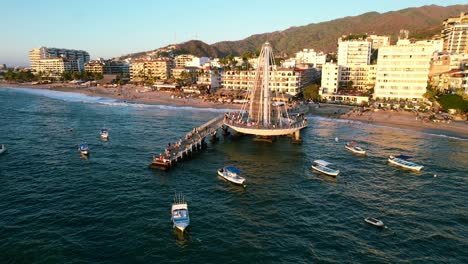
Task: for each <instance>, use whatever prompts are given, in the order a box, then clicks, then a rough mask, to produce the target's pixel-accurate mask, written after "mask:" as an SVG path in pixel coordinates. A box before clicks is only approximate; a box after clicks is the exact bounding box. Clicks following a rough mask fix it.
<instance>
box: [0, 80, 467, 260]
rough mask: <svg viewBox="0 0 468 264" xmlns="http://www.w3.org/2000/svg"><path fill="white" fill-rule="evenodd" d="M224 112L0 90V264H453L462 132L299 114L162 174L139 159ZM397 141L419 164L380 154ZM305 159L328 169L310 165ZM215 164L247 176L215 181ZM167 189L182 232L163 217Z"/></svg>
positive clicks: (463, 213)
mask: <svg viewBox="0 0 468 264" xmlns="http://www.w3.org/2000/svg"><path fill="white" fill-rule="evenodd" d="M225 111H226V110H224V109H198V108H194V107H172V106H163V105H147V104H138V103H128V102H122V101H118V100H115V99H110V98H99V97H89V96H85V95H81V94H76V93H64V92H57V91H48V90H33V89H9V88H0V117H1V118H0V144H1V143H3V144H5V145H6V147H7V148H8V152H7V153H5V154H3V155H1V156H0V181H1V183H2V184H0V263H252V262H260V263H270V262H273V263H401V262H403V263H404V262H411V263H413V262H414V263H468V251H467V248H468V210H467V205H466V202H467V201H468V192H467V190H468V188H467V176H468V173H467V172H468V171H467V167H468V141H467V140H466V139H463V138H458V137H453V136H445V135H436V134H430V133H424V132H414V131H411V130H404V129H395V128H389V127H385V126H374V125H369V124H365V123H360V122H349V121H343V120H337V119H327V118H322V117H316V116H309V117H308V118H309V120H310V125H309V127H308V128H307V129H305V130H303V131H302V133H301V136H302V139H303V144H302V145H293V144H291V143H290V141H289V139H288V138H279V139H278V140H277V141H276V142H274V143H272V144H270V143H263V142H253V141H252V137H250V136H241V137H238V138H235V139H233V138H222V139H221V140H220V141H219V142H218V143H215V144H211V143H209V145H208V149H207V150H206V151H204V152H203V153H200V154H198V155H195V156H194V157H193V158H192V159H190V160H188V161H186V162H183V163H181V164H179V165H178V166H177V167H175V168H173V169H171V170H170V171H168V172H162V171H158V170H152V169H149V168H148V165H149V163H150V161H151V158H152V155H153V154H159V153H160V152H161V151H162V150H163V148H164V146H165V145H167V143H168V142H175V141H177V140H178V138H179V137H180V136H183V135H184V134H185V133H186V132H188V131H190V130H191V129H192V128H193V127H196V126H198V125H201V124H202V123H205V122H206V121H208V120H209V119H211V118H213V117H215V116H217V115H220V114H222V113H223V112H225ZM103 127H106V128H108V129H109V133H110V140H109V141H107V142H103V141H101V140H100V138H99V131H100V129H101V128H103ZM335 138H338V142H336V141H335ZM350 140H355V141H358V142H360V144H361V146H362V147H364V148H365V149H367V151H368V155H367V156H357V155H354V154H352V153H350V152H348V151H346V149H345V148H344V143H345V142H347V141H350ZM82 142H87V143H88V144H89V145H90V147H91V154H90V156H89V158H88V159H83V158H82V157H81V156H80V154H79V153H78V151H77V145H78V144H79V143H82ZM400 153H401V154H409V155H411V156H413V157H414V158H413V159H414V161H416V162H418V163H421V164H424V165H425V167H424V169H423V170H422V171H421V172H419V173H417V172H410V171H406V170H402V169H399V168H397V167H395V166H391V165H389V164H387V161H386V159H387V157H388V155H392V154H400ZM314 159H325V160H328V161H331V162H333V163H334V164H335V166H336V167H337V168H339V169H340V170H341V174H340V175H339V176H338V177H337V178H336V179H334V178H329V177H327V176H322V175H320V174H318V173H315V172H314V171H312V170H311V169H310V165H311V162H312V161H313V160H314ZM225 165H234V166H236V167H238V168H240V169H241V170H242V171H243V172H244V176H245V177H246V178H247V181H248V183H247V184H248V186H247V188H245V189H244V188H241V187H237V186H234V185H232V184H230V183H228V182H225V181H223V180H222V179H220V178H219V177H217V175H216V170H217V168H218V167H222V166H225ZM176 192H182V193H183V194H184V195H185V197H186V199H187V200H188V202H189V210H190V216H191V226H190V229H189V231H188V232H187V234H184V235H181V234H180V233H178V232H175V231H174V230H173V229H172V225H171V223H170V207H171V202H172V198H173V196H174V193H176ZM368 216H373V217H377V218H379V219H381V220H382V221H383V222H384V223H385V224H386V225H387V228H385V229H377V228H375V227H373V226H370V225H368V224H366V223H365V222H364V221H363V218H365V217H368Z"/></svg>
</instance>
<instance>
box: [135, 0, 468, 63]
mask: <svg viewBox="0 0 468 264" xmlns="http://www.w3.org/2000/svg"><path fill="white" fill-rule="evenodd" d="M461 12H468V5H452V6H447V7H443V6H437V5H428V6H422V7H415V8H406V9H402V10H399V11H392V12H387V13H383V14H380V13H377V12H370V13H365V14H362V15H359V16H349V17H344V18H340V19H335V20H331V21H326V22H321V23H315V24H309V25H306V26H300V27H291V28H288V29H286V30H283V31H275V32H270V33H264V34H257V35H252V36H250V37H248V38H245V39H243V40H238V41H222V42H217V43H214V44H212V45H209V44H206V43H204V42H202V41H198V40H191V41H187V42H184V43H181V44H177V45H175V47H174V49H173V52H174V53H175V54H181V53H190V54H193V55H196V56H199V57H201V56H206V57H224V56H226V55H229V54H232V55H241V54H243V53H244V52H246V51H250V52H254V51H256V50H259V49H260V48H261V46H262V44H263V43H264V42H266V41H269V42H270V43H272V44H273V47H274V48H275V50H276V52H275V54H278V55H288V56H292V55H294V53H296V52H298V51H300V50H302V49H304V48H313V49H315V50H316V51H324V52H327V53H330V52H336V48H337V41H338V38H339V37H340V36H342V35H345V34H350V33H352V34H364V33H367V34H369V35H370V34H376V35H388V36H391V40H392V42H395V41H396V39H397V36H398V32H399V31H400V29H407V30H409V31H410V38H414V39H427V38H431V37H432V36H434V35H437V34H440V31H441V30H442V22H443V20H445V19H447V18H448V17H457V16H459V15H460V13H461ZM152 52H153V53H154V52H157V50H155V51H152ZM132 57H133V56H132Z"/></svg>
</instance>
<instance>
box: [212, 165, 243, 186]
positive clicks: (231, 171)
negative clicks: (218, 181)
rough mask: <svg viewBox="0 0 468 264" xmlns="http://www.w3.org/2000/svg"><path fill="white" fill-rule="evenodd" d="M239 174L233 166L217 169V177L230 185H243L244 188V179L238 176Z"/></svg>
mask: <svg viewBox="0 0 468 264" xmlns="http://www.w3.org/2000/svg"><path fill="white" fill-rule="evenodd" d="M240 173H241V172H240V170H239V169H237V168H236V167H233V166H226V167H224V168H219V169H218V175H219V176H221V177H223V178H224V179H226V180H228V181H230V182H232V183H235V184H239V185H243V186H244V187H246V185H245V184H244V182H245V178H244V177H242V176H240V175H239V174H240Z"/></svg>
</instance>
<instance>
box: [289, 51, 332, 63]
mask: <svg viewBox="0 0 468 264" xmlns="http://www.w3.org/2000/svg"><path fill="white" fill-rule="evenodd" d="M326 60H327V55H326V54H323V52H319V53H317V52H316V51H314V49H303V50H302V51H299V52H298V53H296V62H297V64H313V66H314V67H320V66H321V65H323V64H325V62H326Z"/></svg>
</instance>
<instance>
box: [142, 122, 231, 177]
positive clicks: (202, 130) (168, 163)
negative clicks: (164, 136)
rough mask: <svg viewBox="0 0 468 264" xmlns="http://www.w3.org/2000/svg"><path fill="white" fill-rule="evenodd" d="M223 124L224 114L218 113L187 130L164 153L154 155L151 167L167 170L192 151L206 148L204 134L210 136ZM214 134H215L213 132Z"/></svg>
mask: <svg viewBox="0 0 468 264" xmlns="http://www.w3.org/2000/svg"><path fill="white" fill-rule="evenodd" d="M223 124H224V115H220V116H218V117H215V118H213V119H211V120H210V121H208V122H206V123H205V124H203V125H201V126H199V127H197V128H194V129H193V130H192V131H190V132H188V133H187V134H186V135H185V136H184V137H182V140H181V141H179V142H177V143H176V144H174V145H171V146H170V147H169V146H168V147H167V148H166V150H165V153H164V155H160V156H159V157H156V156H154V157H153V161H152V162H151V164H150V167H151V168H157V169H161V170H168V169H169V168H171V167H173V166H174V165H175V164H176V163H177V162H181V161H182V160H184V159H186V158H188V157H190V156H191V155H192V154H193V153H194V152H196V151H201V150H203V149H205V148H206V146H207V144H206V142H205V139H206V136H212V135H213V134H215V132H217V130H218V129H219V128H221V127H222V126H223ZM215 136H216V134H215Z"/></svg>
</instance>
